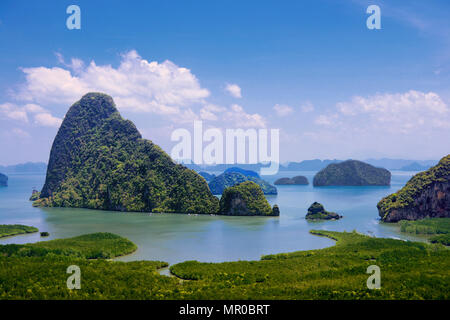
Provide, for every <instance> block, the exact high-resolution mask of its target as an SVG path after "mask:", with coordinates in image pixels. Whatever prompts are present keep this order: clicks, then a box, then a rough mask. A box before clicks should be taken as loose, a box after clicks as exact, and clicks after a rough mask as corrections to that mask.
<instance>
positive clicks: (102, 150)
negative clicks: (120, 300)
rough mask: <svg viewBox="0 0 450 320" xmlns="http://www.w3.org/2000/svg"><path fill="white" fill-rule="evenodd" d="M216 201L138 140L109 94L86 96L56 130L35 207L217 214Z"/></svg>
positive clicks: (200, 183) (196, 179) (189, 173)
mask: <svg viewBox="0 0 450 320" xmlns="http://www.w3.org/2000/svg"><path fill="white" fill-rule="evenodd" d="M218 202H219V201H218V199H217V198H216V197H214V196H213V195H212V194H211V192H210V191H209V188H208V185H207V183H206V181H205V180H204V179H203V178H202V177H200V176H199V175H198V174H197V173H196V172H194V171H193V170H189V169H187V168H186V167H184V166H182V165H179V164H176V163H175V162H173V161H172V159H171V158H170V157H169V156H168V155H167V154H166V153H165V152H164V151H163V150H162V149H161V148H160V147H159V146H157V145H155V144H154V143H152V142H151V141H149V140H145V139H142V137H141V135H140V133H139V132H138V130H137V129H136V127H135V126H134V124H133V123H132V122H131V121H128V120H124V119H123V118H122V117H121V116H120V114H119V112H118V111H117V109H116V107H115V104H114V102H113V100H112V98H111V97H110V96H108V95H105V94H101V93H88V94H86V95H85V96H83V97H82V98H81V100H80V101H78V102H76V103H75V104H73V105H72V107H71V108H70V109H69V111H68V112H67V114H66V116H65V118H64V121H63V123H62V124H61V127H60V128H59V131H58V134H57V135H56V138H55V140H54V142H53V146H52V150H51V153H50V159H49V164H48V169H47V177H46V180H45V185H44V187H43V189H42V191H41V194H40V199H39V200H37V201H36V202H35V203H34V204H33V205H36V206H38V205H39V206H57V207H77V208H90V209H103V210H118V211H144V212H180V213H216V212H217V211H218V209H219V207H218Z"/></svg>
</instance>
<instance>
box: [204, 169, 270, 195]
mask: <svg viewBox="0 0 450 320" xmlns="http://www.w3.org/2000/svg"><path fill="white" fill-rule="evenodd" d="M245 181H252V182H254V183H256V184H257V185H259V186H260V187H261V189H262V191H263V193H264V194H277V193H278V191H277V188H276V187H274V186H272V185H271V184H270V183H268V182H267V181H264V180H262V179H259V178H256V177H254V176H245V175H243V174H242V173H239V172H224V173H222V174H221V175H219V176H217V177H215V178H214V179H212V180H211V181H210V182H209V189H210V190H211V192H212V193H213V194H222V193H223V191H224V190H225V189H226V188H229V187H232V186H234V185H237V184H239V183H242V182H245Z"/></svg>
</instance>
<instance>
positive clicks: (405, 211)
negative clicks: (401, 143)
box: [377, 155, 450, 222]
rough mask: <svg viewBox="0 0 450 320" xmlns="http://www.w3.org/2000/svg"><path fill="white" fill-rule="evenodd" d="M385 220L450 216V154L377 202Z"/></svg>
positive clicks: (380, 213)
mask: <svg viewBox="0 0 450 320" xmlns="http://www.w3.org/2000/svg"><path fill="white" fill-rule="evenodd" d="M377 208H378V213H379V215H380V217H381V219H382V220H383V221H386V222H396V221H399V220H417V219H423V218H438V217H447V218H448V217H450V155H447V156H446V157H444V158H442V159H441V161H439V163H438V164H437V165H436V166H434V167H432V168H430V169H428V170H427V171H424V172H420V173H418V174H416V175H415V176H413V177H412V178H411V179H410V180H409V181H408V182H407V183H406V185H405V186H404V187H403V188H402V189H400V190H399V191H397V192H396V193H394V194H391V195H389V196H387V197H385V198H383V199H382V200H381V201H380V202H379V203H378V205H377Z"/></svg>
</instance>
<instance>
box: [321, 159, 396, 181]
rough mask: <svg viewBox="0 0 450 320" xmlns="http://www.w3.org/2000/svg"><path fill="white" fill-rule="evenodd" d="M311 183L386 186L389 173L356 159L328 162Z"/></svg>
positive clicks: (389, 179) (389, 178) (389, 177)
mask: <svg viewBox="0 0 450 320" xmlns="http://www.w3.org/2000/svg"><path fill="white" fill-rule="evenodd" d="M313 184H314V186H315V187H319V186H388V185H390V184H391V173H390V172H389V171H388V170H386V169H383V168H376V167H374V166H372V165H370V164H367V163H364V162H362V161H357V160H347V161H344V162H340V163H335V164H330V165H328V166H327V167H326V168H324V169H322V170H321V171H319V172H318V173H317V174H316V175H315V176H314V181H313Z"/></svg>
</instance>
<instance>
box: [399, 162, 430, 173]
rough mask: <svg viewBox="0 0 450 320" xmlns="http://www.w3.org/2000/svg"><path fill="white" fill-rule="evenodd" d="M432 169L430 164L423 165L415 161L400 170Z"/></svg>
mask: <svg viewBox="0 0 450 320" xmlns="http://www.w3.org/2000/svg"><path fill="white" fill-rule="evenodd" d="M428 169H430V166H422V165H421V164H419V163H417V162H413V163H411V164H408V165H406V166H403V167H401V168H400V169H399V170H400V171H425V170H428Z"/></svg>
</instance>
